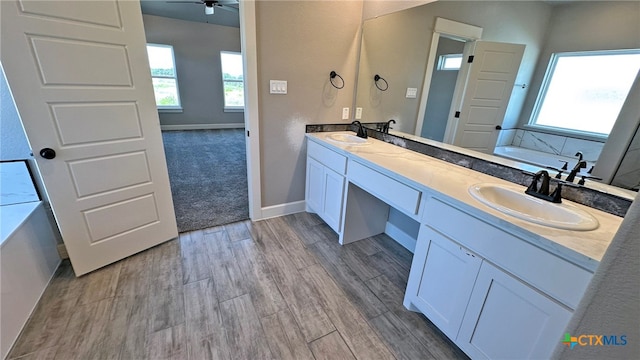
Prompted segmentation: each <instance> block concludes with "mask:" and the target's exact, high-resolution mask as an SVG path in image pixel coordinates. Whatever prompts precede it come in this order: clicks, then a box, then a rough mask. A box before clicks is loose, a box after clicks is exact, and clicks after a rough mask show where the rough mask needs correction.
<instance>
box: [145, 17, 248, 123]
mask: <svg viewBox="0 0 640 360" xmlns="http://www.w3.org/2000/svg"><path fill="white" fill-rule="evenodd" d="M142 19H143V22H144V30H145V34H146V37H147V42H149V43H157V44H167V45H172V46H173V51H174V55H175V59H176V71H177V74H178V88H179V90H180V101H181V103H182V108H183V112H182V113H160V124H161V125H163V126H165V127H166V125H174V126H175V125H180V126H185V125H205V126H211V125H220V124H236V126H237V127H243V124H244V115H243V113H241V112H240V113H238V112H236V113H232V112H224V98H223V91H222V72H221V69H220V51H236V52H240V29H239V28H235V27H229V26H220V25H213V24H205V23H197V22H191V21H184V20H176V19H170V18H165V17H159V16H153V15H143V16H142Z"/></svg>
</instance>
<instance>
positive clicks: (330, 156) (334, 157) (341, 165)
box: [307, 141, 347, 175]
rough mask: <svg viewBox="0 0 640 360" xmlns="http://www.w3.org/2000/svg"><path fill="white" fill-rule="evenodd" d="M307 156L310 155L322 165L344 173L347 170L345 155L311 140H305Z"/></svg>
mask: <svg viewBox="0 0 640 360" xmlns="http://www.w3.org/2000/svg"><path fill="white" fill-rule="evenodd" d="M307 156H311V157H312V158H314V159H315V160H317V161H318V162H320V163H321V164H322V165H324V166H326V167H328V168H329V169H331V170H333V171H335V172H337V173H338V174H341V175H344V174H345V172H346V170H347V157H346V156H344V155H341V154H338V153H337V152H335V151H333V150H329V149H327V148H326V147H324V146H322V145H319V144H318V143H315V142H313V141H307Z"/></svg>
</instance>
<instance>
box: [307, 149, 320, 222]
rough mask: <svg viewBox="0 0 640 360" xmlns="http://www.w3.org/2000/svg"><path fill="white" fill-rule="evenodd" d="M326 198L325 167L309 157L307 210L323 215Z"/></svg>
mask: <svg viewBox="0 0 640 360" xmlns="http://www.w3.org/2000/svg"><path fill="white" fill-rule="evenodd" d="M323 198H324V166H322V164H320V163H319V162H317V161H315V160H313V159H312V158H310V157H307V189H306V201H307V208H308V209H309V210H312V211H315V212H316V213H317V214H318V215H321V213H322V211H323V209H322V204H323Z"/></svg>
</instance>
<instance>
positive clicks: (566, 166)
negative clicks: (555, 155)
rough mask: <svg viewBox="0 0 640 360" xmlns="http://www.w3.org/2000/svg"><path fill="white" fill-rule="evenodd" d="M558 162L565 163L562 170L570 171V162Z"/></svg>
mask: <svg viewBox="0 0 640 360" xmlns="http://www.w3.org/2000/svg"><path fill="white" fill-rule="evenodd" d="M558 161H560V162H563V163H564V164H563V165H562V167H561V168H560V169H562V170H568V169H569V162H568V161H564V160H558Z"/></svg>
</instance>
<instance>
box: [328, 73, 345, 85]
mask: <svg viewBox="0 0 640 360" xmlns="http://www.w3.org/2000/svg"><path fill="white" fill-rule="evenodd" d="M335 78H340V81H342V86H338V85H336V84H334V82H333V79H335ZM329 82H331V85H333V87H334V88H336V89H342V88H343V87H344V79H343V78H342V76H340V75H338V73H337V72H335V71H331V72H330V73H329Z"/></svg>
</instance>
